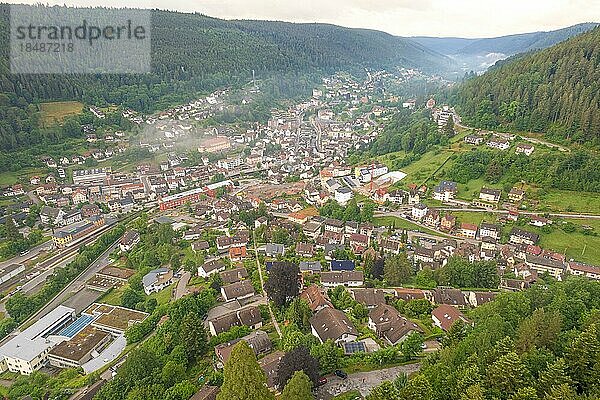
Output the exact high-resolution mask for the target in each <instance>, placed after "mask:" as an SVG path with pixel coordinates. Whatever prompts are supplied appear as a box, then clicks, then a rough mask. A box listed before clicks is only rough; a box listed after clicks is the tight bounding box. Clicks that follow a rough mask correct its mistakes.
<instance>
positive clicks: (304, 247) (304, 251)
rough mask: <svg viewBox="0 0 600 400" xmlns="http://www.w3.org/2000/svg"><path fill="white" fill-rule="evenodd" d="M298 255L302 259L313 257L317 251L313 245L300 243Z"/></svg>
mask: <svg viewBox="0 0 600 400" xmlns="http://www.w3.org/2000/svg"><path fill="white" fill-rule="evenodd" d="M296 254H298V255H299V256H301V257H312V256H313V255H314V254H315V249H314V246H313V245H312V243H298V244H297V245H296Z"/></svg>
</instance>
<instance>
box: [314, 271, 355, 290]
mask: <svg viewBox="0 0 600 400" xmlns="http://www.w3.org/2000/svg"><path fill="white" fill-rule="evenodd" d="M321 284H322V285H323V286H325V287H336V286H342V285H343V286H347V287H359V286H362V285H363V284H364V275H363V272H362V271H341V272H335V271H332V272H323V273H321Z"/></svg>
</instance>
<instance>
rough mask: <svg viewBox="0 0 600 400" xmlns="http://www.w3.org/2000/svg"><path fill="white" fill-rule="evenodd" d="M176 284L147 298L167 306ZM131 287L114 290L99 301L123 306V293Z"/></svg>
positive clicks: (126, 286)
mask: <svg viewBox="0 0 600 400" xmlns="http://www.w3.org/2000/svg"><path fill="white" fill-rule="evenodd" d="M175 285H176V283H174V284H172V285H171V286H169V287H168V288H166V289H164V290H161V291H160V292H158V293H152V294H151V295H149V296H147V298H148V299H156V301H157V302H158V305H162V304H167V303H168V302H169V301H171V292H172V291H173V288H174V287H175ZM128 287H129V285H123V286H121V287H120V288H117V289H112V290H110V291H108V292H106V293H105V294H104V295H103V296H102V297H101V298H100V299H99V300H98V302H99V303H106V304H111V305H113V306H120V305H121V297H122V296H123V292H125V290H126V289H127V288H128Z"/></svg>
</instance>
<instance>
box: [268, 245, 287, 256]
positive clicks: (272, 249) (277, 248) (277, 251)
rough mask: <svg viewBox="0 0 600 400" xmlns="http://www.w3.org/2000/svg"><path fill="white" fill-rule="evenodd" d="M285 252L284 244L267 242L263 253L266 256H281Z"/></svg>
mask: <svg viewBox="0 0 600 400" xmlns="http://www.w3.org/2000/svg"><path fill="white" fill-rule="evenodd" d="M284 254H285V246H284V245H283V244H278V243H267V245H266V246H265V255H266V256H267V257H280V256H281V257H283V255H284Z"/></svg>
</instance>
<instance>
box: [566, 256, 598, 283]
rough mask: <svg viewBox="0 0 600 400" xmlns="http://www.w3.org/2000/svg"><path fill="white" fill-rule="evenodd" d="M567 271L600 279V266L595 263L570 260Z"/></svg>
mask: <svg viewBox="0 0 600 400" xmlns="http://www.w3.org/2000/svg"><path fill="white" fill-rule="evenodd" d="M567 272H568V273H569V274H571V275H575V276H584V277H586V278H588V279H593V280H596V281H600V267H598V266H595V265H589V264H583V263H579V262H576V261H570V262H569V263H568V264H567Z"/></svg>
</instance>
